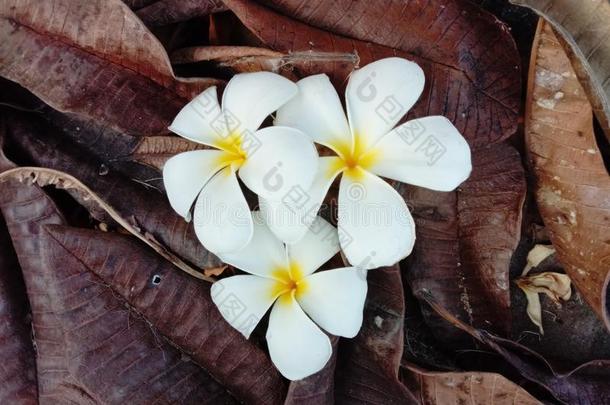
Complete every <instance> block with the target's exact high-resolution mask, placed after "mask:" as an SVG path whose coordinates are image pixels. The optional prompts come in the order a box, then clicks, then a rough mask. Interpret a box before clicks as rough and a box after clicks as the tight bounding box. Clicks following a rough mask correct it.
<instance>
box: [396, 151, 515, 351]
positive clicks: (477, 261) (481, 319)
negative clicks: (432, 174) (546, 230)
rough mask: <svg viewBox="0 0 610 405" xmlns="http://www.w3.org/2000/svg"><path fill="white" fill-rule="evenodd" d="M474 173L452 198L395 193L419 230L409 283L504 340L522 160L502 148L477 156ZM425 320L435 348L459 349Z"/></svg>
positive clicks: (452, 335) (432, 319)
mask: <svg viewBox="0 0 610 405" xmlns="http://www.w3.org/2000/svg"><path fill="white" fill-rule="evenodd" d="M472 166H473V171H472V174H471V176H470V178H469V179H468V180H466V181H465V182H464V183H462V185H460V187H459V188H458V189H457V191H455V192H450V193H443V192H436V191H431V190H427V189H424V188H420V187H413V186H406V185H400V186H399V188H398V190H399V192H400V193H401V194H402V195H403V196H404V198H405V201H407V202H408V203H409V204H410V205H411V207H412V213H413V217H414V219H415V222H416V225H417V240H416V242H415V248H414V251H413V253H412V254H411V256H410V259H409V262H408V263H409V265H408V268H409V271H408V272H407V273H406V277H407V280H408V281H409V284H410V285H411V287H412V289H413V290H414V291H419V290H426V291H429V292H430V293H432V294H433V295H434V296H435V297H436V298H437V299H438V300H439V302H440V303H441V305H443V306H444V307H446V308H448V309H449V310H450V311H452V313H455V314H457V316H458V317H459V318H460V319H461V320H463V321H464V322H467V323H469V324H471V325H474V326H476V327H480V328H485V329H490V330H494V331H497V332H499V333H501V334H503V335H506V334H508V333H509V331H510V316H508V314H510V289H509V265H510V261H511V257H512V255H513V252H514V251H515V248H516V247H517V244H518V242H519V238H520V230H521V208H522V206H523V201H524V198H525V190H526V185H525V173H524V170H523V167H522V165H521V159H520V156H519V153H518V152H517V151H516V150H515V149H514V148H512V147H511V146H508V145H506V144H498V145H493V146H491V147H489V148H485V149H481V150H479V151H477V152H475V153H474V154H473V156H472ZM427 315H428V316H427V317H426V318H427V322H428V324H429V325H430V326H431V328H432V330H433V331H434V332H435V335H436V337H437V338H438V339H439V340H441V341H445V342H452V343H460V342H459V341H460V340H461V338H462V337H463V336H462V335H458V336H456V331H455V330H451V328H448V327H447V324H446V323H445V322H444V321H442V320H441V319H439V318H438V317H437V316H435V315H434V314H427Z"/></svg>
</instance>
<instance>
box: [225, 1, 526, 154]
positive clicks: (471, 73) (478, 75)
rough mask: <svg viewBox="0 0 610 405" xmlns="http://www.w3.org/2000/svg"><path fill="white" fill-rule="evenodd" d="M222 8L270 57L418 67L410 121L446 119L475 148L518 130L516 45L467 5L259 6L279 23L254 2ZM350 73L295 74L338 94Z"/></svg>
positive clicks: (337, 68) (317, 68)
mask: <svg viewBox="0 0 610 405" xmlns="http://www.w3.org/2000/svg"><path fill="white" fill-rule="evenodd" d="M224 3H225V4H226V5H227V6H228V7H229V9H231V11H233V12H234V13H235V15H236V16H237V17H238V18H239V19H240V21H241V22H242V23H243V24H244V25H245V26H246V27H247V28H248V29H249V30H250V31H252V33H253V34H254V35H255V36H256V38H257V39H258V40H259V41H260V42H262V43H263V44H264V45H265V46H267V47H269V48H271V49H273V50H274V51H278V52H282V53H290V52H302V51H310V50H313V51H317V52H318V51H326V52H356V53H357V54H358V56H359V58H360V65H361V66H364V65H366V64H368V63H370V62H372V61H374V60H377V59H380V58H384V57H389V56H399V57H404V58H407V59H410V60H413V61H415V62H417V63H418V64H419V65H420V66H421V67H422V69H423V70H424V72H425V75H426V87H425V89H424V91H423V94H422V96H421V97H420V99H419V101H418V102H417V103H416V104H415V106H414V107H413V109H412V110H411V111H410V113H409V118H413V117H422V116H428V115H444V116H446V117H448V118H449V119H450V120H451V121H452V122H453V123H454V125H455V126H456V127H457V128H458V129H459V130H460V132H461V133H462V134H464V135H465V137H466V139H468V141H469V142H470V145H471V146H473V147H475V148H478V147H481V146H485V145H487V144H489V143H490V142H498V141H500V140H502V139H505V138H507V137H508V136H510V135H512V134H513V132H515V130H516V128H517V113H518V110H519V100H520V91H521V85H520V74H519V69H520V66H519V62H518V61H519V56H518V53H517V50H516V48H515V44H514V41H513V39H512V37H511V36H510V33H509V32H508V29H507V28H506V27H505V26H504V25H503V24H502V23H500V22H499V21H498V20H497V19H496V18H495V17H493V16H492V15H491V14H489V13H487V12H485V11H483V10H481V9H480V8H478V7H477V6H475V5H473V4H471V3H470V2H468V1H463V0H457V1H456V0H451V1H449V0H433V1H412V2H409V4H408V6H405V4H404V3H403V2H400V1H393V0H384V1H374V2H370V1H368V2H367V1H361V2H352V1H348V0H341V1H333V2H326V1H324V0H315V1H304V0H284V1H279V0H265V1H264V3H265V4H267V5H269V6H271V7H274V8H276V9H278V10H279V11H280V12H281V13H282V14H283V15H282V14H280V13H277V12H275V11H273V10H271V9H270V8H267V7H264V6H261V5H259V4H256V3H255V2H252V1H247V0H225V1H224ZM286 15H290V16H293V17H294V18H295V19H291V18H288V17H285V16H286ZM299 20H300V21H299ZM405 21H408V23H405ZM351 69H353V66H349V65H344V64H340V63H335V64H332V65H330V66H329V65H327V64H326V65H325V64H316V63H311V64H310V66H309V68H303V69H300V70H299V71H298V73H299V74H301V75H308V74H316V73H320V72H325V73H328V74H329V76H330V77H331V79H332V80H333V83H334V84H335V85H336V86H337V87H338V88H341V87H343V86H344V85H345V83H346V80H345V79H346V77H347V75H348V74H349V73H350V71H351Z"/></svg>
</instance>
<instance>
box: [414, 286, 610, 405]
mask: <svg viewBox="0 0 610 405" xmlns="http://www.w3.org/2000/svg"><path fill="white" fill-rule="evenodd" d="M415 293H416V294H417V295H419V296H421V297H423V298H424V300H425V301H426V302H427V303H428V305H430V307H431V308H433V310H434V311H435V312H436V313H437V314H439V316H441V317H442V318H444V319H445V320H446V321H447V322H449V323H450V324H451V325H453V326H454V327H456V328H458V329H461V330H463V331H464V332H466V333H468V334H469V335H470V336H472V337H473V338H475V339H477V340H478V341H479V342H481V343H483V344H485V345H486V346H487V347H488V348H490V349H491V350H493V351H494V352H495V353H497V354H498V355H499V356H500V358H501V359H502V360H504V361H505V362H506V363H507V364H508V365H510V366H512V367H513V368H514V369H515V371H517V372H518V373H520V374H521V375H522V376H523V377H525V378H526V379H528V380H530V381H532V382H535V383H537V384H539V385H540V386H541V387H543V388H545V389H546V390H548V393H549V394H551V395H552V396H554V397H555V398H556V399H557V400H559V401H562V402H564V403H567V404H573V403H575V404H591V405H605V404H607V403H608V402H609V401H610V385H608V380H609V379H610V360H593V361H589V362H587V363H584V364H581V365H580V366H578V367H576V368H573V369H571V370H570V371H567V372H566V371H557V370H555V369H554V368H553V367H552V366H551V365H550V364H549V362H548V361H547V360H546V359H544V358H543V357H542V356H540V355H539V354H538V353H536V352H534V351H532V350H530V349H528V348H526V347H525V346H522V345H520V344H519V343H516V342H514V341H512V340H507V339H503V338H501V337H498V336H496V335H494V334H492V333H489V332H487V331H485V330H482V329H476V328H473V327H472V326H470V325H468V324H466V323H464V322H462V321H460V320H459V319H458V318H457V317H456V316H454V315H453V314H452V313H451V312H450V311H448V310H447V309H445V308H443V307H442V306H441V305H439V303H438V302H437V301H436V300H435V298H434V297H433V296H432V295H430V294H428V293H427V292H425V291H416V292H415ZM497 361H500V359H498V360H497Z"/></svg>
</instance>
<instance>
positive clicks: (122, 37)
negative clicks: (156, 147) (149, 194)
mask: <svg viewBox="0 0 610 405" xmlns="http://www.w3.org/2000/svg"><path fill="white" fill-rule="evenodd" d="M0 37H2V42H1V43H0V74H1V75H2V76H4V77H6V78H8V79H10V80H13V81H16V82H18V83H19V84H21V85H22V86H23V87H26V88H27V89H29V90H30V91H32V92H33V93H34V94H36V95H37V96H38V97H40V98H41V99H43V100H44V101H45V102H46V103H47V104H49V105H51V106H52V107H54V108H55V109H58V110H60V111H70V112H75V113H79V114H82V115H84V116H86V117H89V118H93V119H96V120H98V121H99V122H101V123H104V124H105V125H107V126H110V127H112V128H114V129H118V130H124V131H126V132H130V133H136V134H159V133H165V132H167V130H166V128H167V126H168V124H169V123H170V122H171V120H172V119H173V118H174V116H175V115H176V113H177V112H178V111H179V110H180V108H181V107H182V106H183V105H184V104H186V102H187V101H188V99H190V98H191V96H193V95H194V94H195V93H198V92H200V91H201V90H202V89H204V88H206V87H208V86H210V85H212V84H216V83H218V80H215V79H197V80H195V79H184V80H181V79H176V77H175V76H174V74H173V72H172V68H171V65H170V63H169V58H168V56H167V54H166V52H165V50H164V49H163V46H162V45H161V43H160V42H159V41H158V40H157V39H156V38H155V36H154V35H153V34H152V33H150V32H149V31H148V29H147V28H146V27H145V26H144V24H143V23H142V22H141V21H140V19H139V18H138V17H136V16H135V15H134V14H133V12H132V11H131V10H130V9H129V8H128V7H127V6H126V5H125V4H123V3H122V2H121V1H120V0H92V1H87V2H82V1H80V0H49V1H37V0H0ZM41 78H45V79H44V80H43V79H41Z"/></svg>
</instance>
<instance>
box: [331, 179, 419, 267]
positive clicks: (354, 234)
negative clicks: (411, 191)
mask: <svg viewBox="0 0 610 405" xmlns="http://www.w3.org/2000/svg"><path fill="white" fill-rule="evenodd" d="M338 225H339V241H340V242H341V248H342V250H343V252H344V253H345V256H346V257H347V260H348V261H349V262H350V264H352V265H353V266H357V267H360V268H363V269H373V268H377V267H383V266H391V265H393V264H395V263H398V262H399V261H400V260H402V259H404V258H405V257H407V256H408V255H409V253H411V250H412V249H413V244H414V243H415V223H414V222H413V218H412V217H411V213H410V212H409V208H408V207H407V204H406V203H405V201H404V200H403V198H402V197H401V196H400V194H398V192H397V191H396V190H394V189H393V188H392V187H391V186H390V185H389V184H388V183H386V182H385V181H383V180H382V179H380V178H379V177H377V176H375V175H374V174H371V173H369V172H367V171H365V170H359V171H358V172H356V173H352V174H350V175H348V174H347V173H345V174H344V175H343V177H342V178H341V184H340V186H339V211H338Z"/></svg>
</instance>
